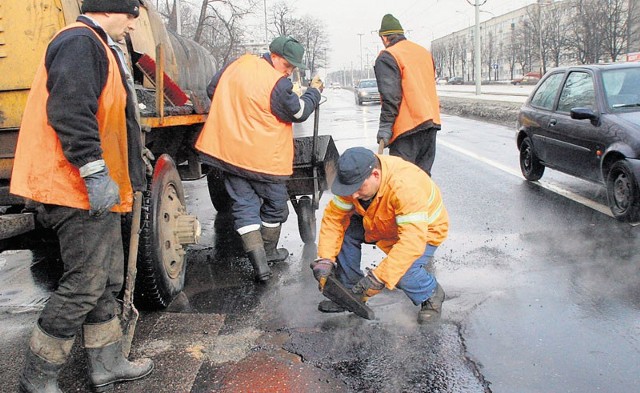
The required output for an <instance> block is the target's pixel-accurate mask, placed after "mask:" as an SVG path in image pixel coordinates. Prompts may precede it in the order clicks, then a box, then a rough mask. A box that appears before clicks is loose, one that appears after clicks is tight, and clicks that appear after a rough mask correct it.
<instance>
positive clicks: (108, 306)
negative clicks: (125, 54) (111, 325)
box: [37, 205, 124, 338]
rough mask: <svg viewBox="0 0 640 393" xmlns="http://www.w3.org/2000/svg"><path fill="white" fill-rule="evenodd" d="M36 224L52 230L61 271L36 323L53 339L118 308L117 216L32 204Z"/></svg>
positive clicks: (108, 317)
mask: <svg viewBox="0 0 640 393" xmlns="http://www.w3.org/2000/svg"><path fill="white" fill-rule="evenodd" d="M37 211H38V220H39V221H40V223H41V224H42V225H43V226H45V227H47V228H52V229H54V230H55V231H56V233H57V235H58V239H59V241H60V252H61V255H62V262H63V264H64V272H63V274H62V277H61V278H60V281H59V282H58V288H57V289H56V290H55V292H54V293H53V294H52V295H51V297H50V298H49V301H48V302H47V303H46V305H45V307H44V309H43V310H42V313H41V314H40V317H39V319H38V323H39V325H40V327H41V328H42V330H44V331H45V332H46V333H48V334H50V335H52V336H54V337H58V338H71V337H73V336H75V335H76V333H77V331H78V329H79V328H80V326H82V324H83V323H85V322H87V323H102V322H106V321H109V320H111V319H112V318H113V317H114V316H115V315H117V313H118V312H119V309H120V305H119V304H118V302H117V300H116V296H117V295H118V294H119V293H120V290H121V289H122V285H123V281H124V253H123V248H122V232H121V224H120V222H121V216H120V214H118V213H111V212H109V213H106V214H105V215H104V216H103V217H100V218H95V217H90V216H89V212H88V211H86V210H79V209H73V208H68V207H63V206H54V205H38V207H37Z"/></svg>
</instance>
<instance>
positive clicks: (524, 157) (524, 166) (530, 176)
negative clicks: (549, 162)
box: [520, 138, 544, 181]
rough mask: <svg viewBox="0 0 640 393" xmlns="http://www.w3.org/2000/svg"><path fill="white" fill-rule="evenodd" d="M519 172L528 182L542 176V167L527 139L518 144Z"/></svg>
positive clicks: (529, 140)
mask: <svg viewBox="0 0 640 393" xmlns="http://www.w3.org/2000/svg"><path fill="white" fill-rule="evenodd" d="M520 170H521V171H522V175H523V176H524V178H525V179H527V180H530V181H536V180H539V179H540V178H541V177H542V175H543V174H544V165H542V163H540V160H539V159H538V157H536V154H535V153H534V151H533V144H532V143H531V139H529V138H524V140H523V141H522V144H520Z"/></svg>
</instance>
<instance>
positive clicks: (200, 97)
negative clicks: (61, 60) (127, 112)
mask: <svg viewBox="0 0 640 393" xmlns="http://www.w3.org/2000/svg"><path fill="white" fill-rule="evenodd" d="M142 3H143V5H142V6H141V10H140V17H139V20H138V24H137V28H136V29H135V31H133V33H132V34H131V36H129V37H127V39H126V43H125V44H124V45H122V48H123V51H124V52H125V54H126V55H127V61H128V63H129V66H130V68H131V70H132V72H133V75H134V79H135V82H136V86H135V87H136V93H137V95H138V99H139V101H140V103H141V105H140V117H141V122H142V128H143V133H144V140H145V145H146V146H147V147H148V148H149V149H150V150H151V151H152V153H153V154H154V155H155V157H156V160H155V163H154V165H155V167H154V174H153V176H152V178H151V180H150V181H149V187H148V189H147V191H146V192H145V193H144V198H143V207H142V224H141V228H142V230H141V232H140V242H139V249H138V265H137V267H138V274H137V279H136V301H137V302H139V303H142V304H144V305H145V306H147V307H148V308H162V307H166V306H167V305H168V304H169V303H170V302H171V300H173V298H174V297H175V296H176V295H177V294H178V293H179V292H180V291H181V290H182V289H183V286H184V278H185V271H186V258H185V256H186V247H187V245H188V244H192V243H194V242H195V241H196V240H197V237H198V232H199V228H200V227H199V223H198V222H197V219H196V217H195V216H192V215H189V214H187V210H186V205H185V197H184V191H183V186H182V181H183V180H195V179H200V178H202V177H203V176H205V175H206V174H207V173H209V170H208V168H203V167H202V165H201V164H200V163H199V161H198V160H197V155H196V153H195V151H194V150H193V148H192V146H193V142H194V140H195V138H196V137H197V135H198V133H199V131H200V129H201V128H202V125H203V124H204V122H205V119H206V116H207V112H208V105H209V104H210V101H209V100H208V97H207V96H206V92H205V90H206V86H207V84H208V82H209V81H210V80H211V77H212V76H213V74H214V71H215V70H214V62H213V59H212V57H211V56H210V54H209V53H208V52H207V51H206V50H205V49H204V48H203V47H202V46H200V45H199V44H197V43H196V42H194V41H191V40H188V39H185V38H183V37H180V36H178V35H176V34H174V33H172V32H170V31H168V30H167V29H166V28H165V26H164V23H163V22H162V19H161V18H160V15H159V13H158V12H157V11H156V10H155V9H154V8H153V6H152V5H151V2H150V1H143V2H142ZM80 5H81V0H33V1H17V0H11V1H3V2H0V75H1V77H0V251H2V250H6V249H20V248H26V247H31V246H32V244H31V243H33V242H34V240H35V239H41V238H42V236H40V235H41V234H43V233H44V234H46V232H47V231H44V230H43V229H42V228H39V227H38V224H37V220H36V217H35V214H36V213H35V212H33V211H29V210H28V208H27V207H26V205H25V201H24V200H23V199H22V198H18V197H16V196H14V195H11V194H10V193H9V184H10V181H11V171H12V167H13V157H14V151H15V147H16V142H17V137H18V130H19V128H20V122H21V119H22V117H23V116H29V114H28V113H23V112H24V108H25V103H26V99H27V96H28V94H29V90H30V87H31V83H32V80H33V77H34V75H35V71H36V68H37V66H38V65H39V63H40V61H41V59H42V56H43V54H44V51H45V49H46V47H47V44H48V43H49V41H50V40H51V38H52V37H53V35H54V34H55V33H56V32H57V31H58V30H60V29H61V28H62V27H64V26H65V25H67V24H69V23H72V22H74V21H75V20H76V18H77V17H78V15H79V14H80ZM143 54H146V55H148V56H150V57H151V58H152V59H154V63H155V65H156V71H157V73H156V75H164V73H166V74H167V75H168V76H169V77H170V78H171V80H172V81H175V83H176V84H177V85H178V86H179V88H180V89H181V90H182V91H183V92H185V93H186V95H187V96H188V97H189V101H187V103H186V104H184V105H181V106H174V105H172V104H171V103H170V102H168V101H167V100H165V99H164V98H165V97H164V95H163V94H162V93H161V92H162V91H163V90H162V89H161V88H158V89H157V90H156V89H155V88H154V86H156V85H158V86H162V81H161V80H159V79H160V78H156V79H158V80H151V79H152V78H150V77H149V76H145V74H144V73H143V72H141V70H140V69H138V67H135V66H133V64H135V63H136V61H137V59H138V57H140V56H141V55H143ZM162 79H163V80H164V78H162ZM163 101H164V103H163ZM212 180H213V181H215V176H212ZM211 188H213V187H211ZM123 228H125V233H126V225H124V226H123ZM52 238H53V240H54V241H55V236H53V237H52ZM126 238H127V236H125V239H126Z"/></svg>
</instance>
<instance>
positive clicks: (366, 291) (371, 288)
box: [351, 270, 384, 302]
mask: <svg viewBox="0 0 640 393" xmlns="http://www.w3.org/2000/svg"><path fill="white" fill-rule="evenodd" d="M383 289H384V284H383V283H382V282H381V281H380V280H378V279H377V278H376V276H374V275H373V272H372V271H371V270H369V272H368V273H367V275H366V276H364V277H362V278H361V279H360V281H358V282H357V283H356V285H354V286H353V288H351V292H353V293H355V294H356V295H360V296H362V301H364V302H366V301H367V300H369V298H370V297H372V296H375V295H377V294H379V293H380V291H382V290H383Z"/></svg>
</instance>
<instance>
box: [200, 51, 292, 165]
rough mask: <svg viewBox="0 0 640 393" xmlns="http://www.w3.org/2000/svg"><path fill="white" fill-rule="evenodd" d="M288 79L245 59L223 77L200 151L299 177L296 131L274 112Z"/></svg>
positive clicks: (265, 64) (249, 57)
mask: <svg viewBox="0 0 640 393" xmlns="http://www.w3.org/2000/svg"><path fill="white" fill-rule="evenodd" d="M282 77H283V74H282V73H281V72H278V71H277V70H276V69H275V68H273V66H272V65H271V64H269V62H267V61H265V60H264V59H263V58H258V57H256V56H253V55H249V54H247V55H243V56H241V57H240V58H239V59H238V60H236V61H235V62H233V63H231V64H230V65H229V66H228V67H227V69H226V70H225V71H224V72H223V73H222V76H221V77H220V81H219V82H218V86H217V87H216V91H215V94H214V95H213V100H212V102H211V110H210V112H209V116H208V118H207V121H206V123H205V125H204V128H203V129H202V132H201V133H200V136H199V137H198V140H197V141H196V145H195V147H196V149H198V150H199V151H201V152H203V153H205V154H208V155H210V156H212V157H215V158H217V159H219V160H222V161H224V162H226V163H228V164H231V165H234V166H236V167H238V168H242V169H247V170H250V171H253V172H258V173H264V174H268V175H277V176H288V175H291V174H292V173H293V127H292V125H291V123H286V122H283V121H281V120H279V119H278V118H277V117H276V116H275V115H274V114H273V113H272V112H271V92H272V91H273V88H274V86H275V85H276V83H277V82H278V80H279V79H280V78H282Z"/></svg>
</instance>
